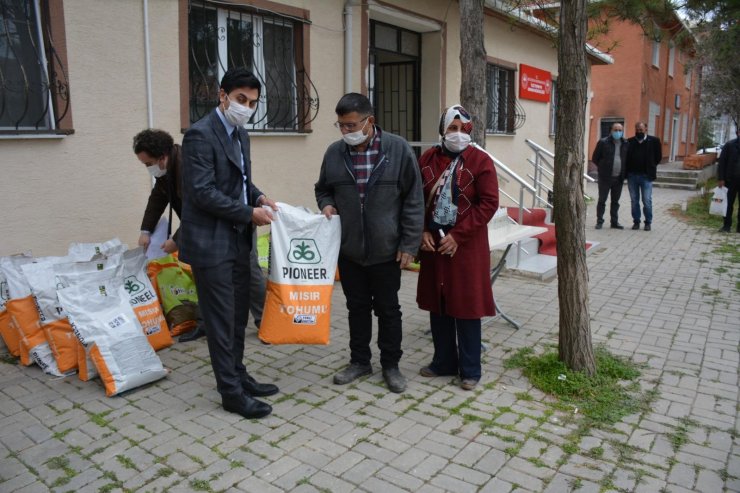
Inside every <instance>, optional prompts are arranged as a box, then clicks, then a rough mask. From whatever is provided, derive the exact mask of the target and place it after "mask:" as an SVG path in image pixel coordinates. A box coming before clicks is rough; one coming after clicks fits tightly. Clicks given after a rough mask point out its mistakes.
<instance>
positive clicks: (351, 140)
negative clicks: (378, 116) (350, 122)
mask: <svg viewBox="0 0 740 493" xmlns="http://www.w3.org/2000/svg"><path fill="white" fill-rule="evenodd" d="M366 126H367V120H365V124H364V125H363V126H362V128H361V129H359V130H358V131H356V132H350V133H348V134H343V135H342V139H343V140H344V141H345V142H346V143H347V144H349V145H351V146H353V147H354V146H358V145H360V144H364V143H365V141H366V140H367V135H365V134H364V133H362V131H363V130H365V127H366Z"/></svg>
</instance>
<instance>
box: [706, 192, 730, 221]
mask: <svg viewBox="0 0 740 493" xmlns="http://www.w3.org/2000/svg"><path fill="white" fill-rule="evenodd" d="M712 192H713V195H712V200H711V201H710V202H709V214H711V215H713V216H722V217H725V216H726V215H727V188H726V187H721V188H720V187H715V188H714V190H712Z"/></svg>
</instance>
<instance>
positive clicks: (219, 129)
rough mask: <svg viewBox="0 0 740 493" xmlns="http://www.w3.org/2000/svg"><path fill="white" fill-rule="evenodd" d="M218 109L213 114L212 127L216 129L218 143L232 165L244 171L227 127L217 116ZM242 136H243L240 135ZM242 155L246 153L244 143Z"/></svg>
mask: <svg viewBox="0 0 740 493" xmlns="http://www.w3.org/2000/svg"><path fill="white" fill-rule="evenodd" d="M216 111H218V110H217V109H215V108H214V109H213V111H212V112H211V126H212V127H213V129H214V132H215V134H216V137H217V138H218V141H219V142H220V143H221V147H223V149H224V154H226V157H228V158H229V161H231V164H233V165H234V166H236V167H237V168H239V171H241V170H242V166H241V163H240V162H239V156H237V155H236V152H235V150H234V145H233V144H232V143H231V136H230V135H228V134H227V133H226V127H224V124H223V123H222V122H221V119H220V118H219V117H218V115H217V114H216ZM240 135H241V134H240ZM241 145H242V153H243V152H244V143H243V142H242V144H241Z"/></svg>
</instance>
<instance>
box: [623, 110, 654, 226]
mask: <svg viewBox="0 0 740 493" xmlns="http://www.w3.org/2000/svg"><path fill="white" fill-rule="evenodd" d="M661 159H663V150H662V144H661V143H660V139H658V138H657V137H653V136H652V135H648V134H647V124H646V123H645V122H637V123H636V124H635V136H634V137H632V138H631V139H629V141H628V143H627V186H628V188H629V191H630V198H631V199H632V222H633V224H632V229H640V196H642V205H643V208H642V212H643V213H644V214H645V231H650V228H651V224H652V222H653V181H654V180H655V176H656V174H657V171H658V163H660V161H661Z"/></svg>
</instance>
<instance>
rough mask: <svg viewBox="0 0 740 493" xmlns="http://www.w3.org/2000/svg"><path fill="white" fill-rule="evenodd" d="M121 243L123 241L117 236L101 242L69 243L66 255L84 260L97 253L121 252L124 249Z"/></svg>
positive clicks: (104, 254)
mask: <svg viewBox="0 0 740 493" xmlns="http://www.w3.org/2000/svg"><path fill="white" fill-rule="evenodd" d="M122 245H123V243H121V240H119V239H118V238H112V239H110V240H108V241H104V242H101V243H70V244H69V249H68V250H67V255H69V256H70V257H72V258H73V259H74V260H78V261H80V262H86V261H88V260H91V259H92V258H93V257H96V256H99V255H103V256H107V255H112V254H114V253H121V251H122V250H125V249H126V248H125V246H124V247H123V248H121V246H122Z"/></svg>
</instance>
